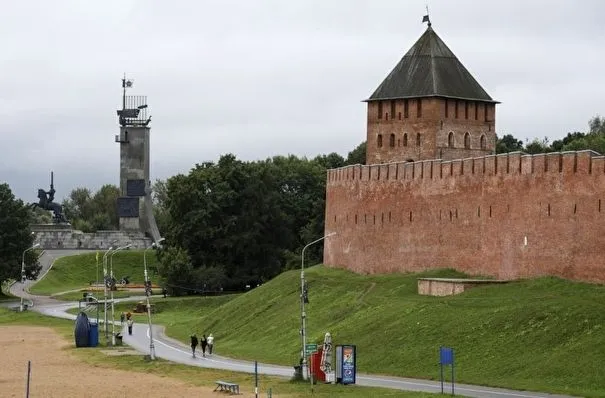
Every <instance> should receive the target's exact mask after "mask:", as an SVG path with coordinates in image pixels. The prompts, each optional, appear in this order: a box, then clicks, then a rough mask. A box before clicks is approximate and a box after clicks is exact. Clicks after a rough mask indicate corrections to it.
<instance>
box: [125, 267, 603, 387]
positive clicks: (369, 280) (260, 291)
mask: <svg viewBox="0 0 605 398" xmlns="http://www.w3.org/2000/svg"><path fill="white" fill-rule="evenodd" d="M306 275H307V278H308V280H309V281H310V282H309V285H310V287H309V300H310V304H309V305H308V306H307V319H308V328H307V330H308V335H309V339H308V340H309V342H321V341H322V340H323V335H324V333H325V332H327V331H329V332H330V333H331V334H332V336H333V339H334V343H335V344H356V345H357V349H358V366H359V371H360V372H367V373H381V374H389V375H397V376H409V377H420V378H427V379H438V377H439V368H438V349H439V346H450V347H453V348H454V350H455V358H456V373H457V380H458V381H459V382H466V383H476V384H482V385H491V386H502V387H510V388H516V389H529V390H542V391H551V392H562V393H567V394H575V395H581V396H594V397H597V396H605V383H603V380H605V370H604V369H605V368H604V367H603V366H602V364H601V362H602V359H603V358H605V331H604V328H603V326H604V324H605V311H603V302H605V287H603V286H597V285H590V284H582V283H573V282H569V281H564V280H560V279H556V278H540V279H535V280H526V281H521V282H515V283H510V284H507V285H498V286H486V287H478V288H475V289H472V290H470V291H468V292H466V293H464V294H461V295H457V296H450V297H427V296H419V295H417V293H416V278H417V277H419V276H441V277H444V276H452V277H455V276H460V275H461V274H459V273H456V272H454V271H448V270H440V271H434V272H427V273H423V274H414V275H402V274H397V275H378V276H361V275H357V274H354V273H350V272H347V271H344V270H337V269H330V268H325V267H322V266H317V267H313V268H310V269H309V270H308V271H307V272H306ZM299 286H300V273H299V272H298V271H290V272H285V273H283V274H282V275H280V276H278V277H277V278H275V279H273V280H272V281H270V282H269V283H266V284H265V285H263V286H260V287H258V288H256V289H253V290H252V291H250V292H248V293H246V294H242V295H237V296H229V297H227V298H219V300H223V302H220V301H215V300H216V299H214V298H200V299H197V300H196V299H191V298H188V299H187V300H180V299H173V300H168V301H165V302H163V303H161V302H157V303H158V304H157V305H158V310H159V311H160V312H159V313H158V314H157V315H155V317H154V322H157V323H160V324H164V325H166V326H167V333H168V335H170V336H172V337H175V338H177V339H180V340H182V341H185V342H186V341H188V336H189V334H190V333H192V332H196V333H198V335H199V334H200V333H209V332H212V333H213V334H214V336H215V338H216V341H215V347H216V350H217V352H218V353H220V354H224V355H230V356H234V357H240V358H246V359H251V360H259V361H266V362H272V363H279V364H284V365H292V364H294V363H295V362H296V361H297V358H298V355H299V350H300V335H299V328H300V301H299ZM130 306H131V304H129V305H125V306H124V307H123V308H124V309H127V308H128V307H130Z"/></svg>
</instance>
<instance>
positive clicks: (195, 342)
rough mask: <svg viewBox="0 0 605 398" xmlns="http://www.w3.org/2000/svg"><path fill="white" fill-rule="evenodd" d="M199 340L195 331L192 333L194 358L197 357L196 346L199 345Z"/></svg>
mask: <svg viewBox="0 0 605 398" xmlns="http://www.w3.org/2000/svg"><path fill="white" fill-rule="evenodd" d="M197 344H198V340H197V336H196V335H195V333H193V334H192V335H191V353H192V354H193V358H195V348H196V347H197Z"/></svg>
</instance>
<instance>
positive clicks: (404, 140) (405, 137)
mask: <svg viewBox="0 0 605 398" xmlns="http://www.w3.org/2000/svg"><path fill="white" fill-rule="evenodd" d="M403 146H408V134H407V133H405V134H404V135H403Z"/></svg>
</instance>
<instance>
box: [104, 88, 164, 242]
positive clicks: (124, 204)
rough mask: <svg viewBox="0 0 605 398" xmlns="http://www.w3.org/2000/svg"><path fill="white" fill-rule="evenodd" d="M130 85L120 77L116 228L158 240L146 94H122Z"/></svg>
mask: <svg viewBox="0 0 605 398" xmlns="http://www.w3.org/2000/svg"><path fill="white" fill-rule="evenodd" d="M131 87H132V80H127V79H126V78H124V79H122V88H123V96H122V109H120V110H118V111H117V112H118V119H119V123H120V134H119V135H116V136H115V142H117V143H119V144H120V192H121V196H120V197H119V198H118V203H117V206H118V217H119V220H120V221H119V222H120V231H124V232H129V233H132V232H142V233H144V234H146V235H147V236H149V237H151V238H152V239H153V240H154V241H158V240H159V239H160V234H159V231H158V227H157V225H156V222H155V217H154V216H153V205H152V200H151V185H150V184H151V181H150V177H149V163H150V145H149V136H150V133H151V128H150V127H149V123H150V122H151V116H148V115H147V110H148V107H147V97H146V96H133V95H128V96H127V95H126V89H128V88H131Z"/></svg>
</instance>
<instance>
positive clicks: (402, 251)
mask: <svg viewBox="0 0 605 398" xmlns="http://www.w3.org/2000/svg"><path fill="white" fill-rule="evenodd" d="M325 232H326V234H327V233H330V232H337V235H336V236H334V237H332V238H330V239H328V240H326V242H325V244H324V263H325V264H327V265H330V266H337V267H345V268H348V269H351V270H353V271H356V272H360V273H384V272H418V271H422V270H426V269H431V268H455V269H458V270H460V271H463V272H467V273H468V274H471V275H491V276H494V277H497V278H500V279H517V278H525V277H536V276H543V275H554V276H559V277H563V278H568V279H575V280H582V281H593V282H600V283H604V282H605V262H603V261H602V259H603V258H605V157H604V156H601V155H600V154H598V153H596V152H593V151H578V152H563V153H550V154H539V155H526V154H523V153H510V154H501V155H491V156H484V157H480V158H470V159H460V160H453V161H444V160H426V161H418V162H407V163H406V162H403V163H390V164H380V165H368V166H362V165H354V166H348V167H343V168H339V169H332V170H328V172H327V185H326V216H325Z"/></svg>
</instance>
